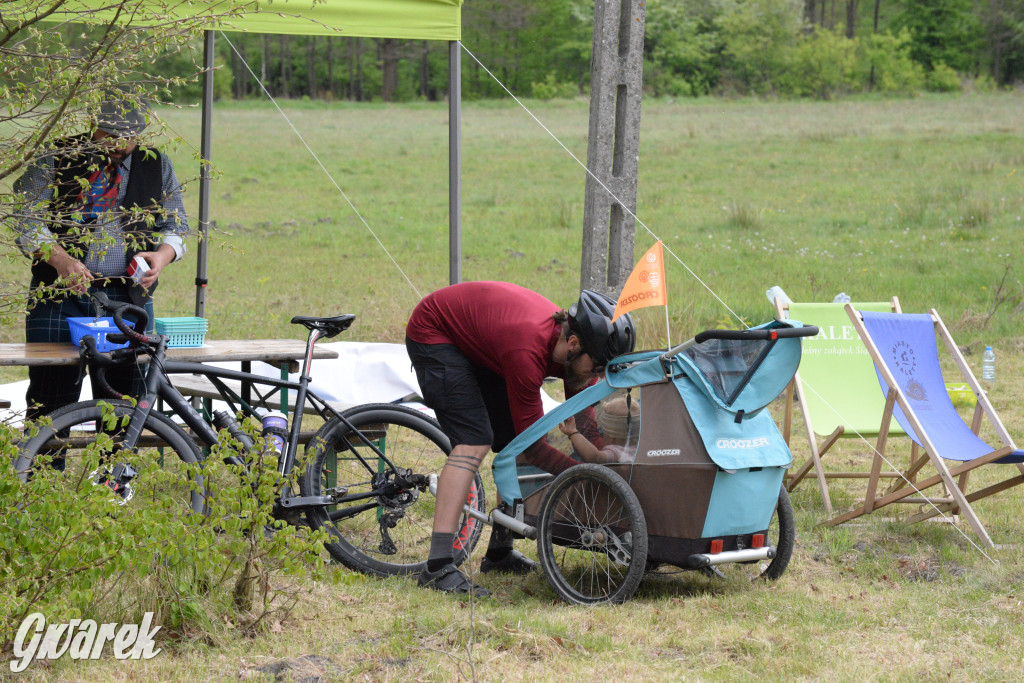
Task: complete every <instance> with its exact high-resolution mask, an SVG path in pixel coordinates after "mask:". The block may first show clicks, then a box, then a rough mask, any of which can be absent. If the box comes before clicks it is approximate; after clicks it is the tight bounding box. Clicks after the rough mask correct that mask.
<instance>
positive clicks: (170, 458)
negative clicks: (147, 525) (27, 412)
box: [15, 400, 206, 514]
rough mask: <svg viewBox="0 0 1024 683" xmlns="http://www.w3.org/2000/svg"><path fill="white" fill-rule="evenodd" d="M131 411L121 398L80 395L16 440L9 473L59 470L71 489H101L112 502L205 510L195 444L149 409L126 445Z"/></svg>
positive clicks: (59, 479) (37, 473) (38, 473)
mask: <svg viewBox="0 0 1024 683" xmlns="http://www.w3.org/2000/svg"><path fill="white" fill-rule="evenodd" d="M134 411H135V408H134V407H133V406H132V405H131V404H130V403H128V402H127V401H120V400H93V401H83V402H81V403H74V404H72V405H69V406H65V407H64V408H60V409H59V410H55V411H54V412H52V413H50V414H49V415H48V416H46V418H45V419H44V420H41V422H42V423H43V424H40V425H39V431H38V433H37V434H35V435H34V436H30V437H29V438H27V439H26V440H25V441H23V442H22V443H21V445H20V447H19V452H18V458H17V461H16V462H15V468H16V471H17V472H18V473H19V476H20V477H21V478H22V480H23V481H24V480H27V479H28V478H29V477H31V476H42V475H46V476H50V475H51V474H55V472H58V471H63V476H54V479H55V481H57V482H59V485H62V486H65V487H67V488H68V491H69V493H72V494H73V493H75V492H76V491H79V492H80V491H81V490H83V489H82V487H103V488H104V489H106V493H107V495H108V496H109V497H110V499H111V502H112V503H116V504H121V505H125V504H127V505H132V506H141V505H160V506H163V507H165V508H169V509H172V510H191V511H192V512H195V513H198V514H205V513H206V497H205V495H204V494H205V488H204V482H203V478H202V476H201V475H200V473H199V463H200V462H201V460H202V455H201V454H200V452H199V448H198V446H196V444H195V442H194V441H192V439H190V438H189V436H188V434H186V433H185V432H184V431H183V430H182V429H181V428H180V427H179V426H178V425H176V424H174V422H172V421H171V420H170V419H169V418H167V417H166V416H164V415H161V414H159V413H150V415H149V416H148V417H147V418H146V421H145V424H144V426H143V429H142V433H141V434H140V435H139V437H138V439H137V441H136V444H137V445H136V446H135V447H134V448H132V449H127V448H125V446H124V442H125V437H126V435H127V432H128V424H129V421H130V420H131V417H132V415H133V413H134ZM44 456H45V458H44ZM44 459H45V460H47V461H48V463H49V467H46V465H44V464H43V463H42V462H41V461H42V460H44Z"/></svg>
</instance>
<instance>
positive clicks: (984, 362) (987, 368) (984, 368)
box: [981, 346, 996, 382]
mask: <svg viewBox="0 0 1024 683" xmlns="http://www.w3.org/2000/svg"><path fill="white" fill-rule="evenodd" d="M981 378H982V379H983V380H986V381H988V382H994V381H995V379H996V352H995V351H993V350H992V347H991V346H986V347H985V355H983V356H982V357H981Z"/></svg>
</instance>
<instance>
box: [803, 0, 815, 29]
mask: <svg viewBox="0 0 1024 683" xmlns="http://www.w3.org/2000/svg"><path fill="white" fill-rule="evenodd" d="M815 7H816V3H815V2H814V0H804V19H805V20H806V21H807V23H808V24H810V25H811V26H812V27H813V26H814V21H815V19H817V17H816V16H815V14H814V9H815Z"/></svg>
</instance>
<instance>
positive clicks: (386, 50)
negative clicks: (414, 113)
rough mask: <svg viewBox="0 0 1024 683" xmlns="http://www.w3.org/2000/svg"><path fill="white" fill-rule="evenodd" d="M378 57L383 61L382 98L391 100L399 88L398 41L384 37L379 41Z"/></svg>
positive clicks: (387, 100) (386, 100)
mask: <svg viewBox="0 0 1024 683" xmlns="http://www.w3.org/2000/svg"><path fill="white" fill-rule="evenodd" d="M378 50H379V52H378V57H379V59H380V63H381V76H382V81H383V82H382V84H381V99H383V100H384V101H385V102H391V101H392V100H393V99H394V97H395V90H397V89H398V41H397V40H395V39H394V38H384V39H382V40H381V41H380V42H379V43H378Z"/></svg>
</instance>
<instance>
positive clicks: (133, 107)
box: [96, 93, 149, 138]
mask: <svg viewBox="0 0 1024 683" xmlns="http://www.w3.org/2000/svg"><path fill="white" fill-rule="evenodd" d="M147 114H149V105H148V104H146V102H144V101H142V100H133V99H129V98H127V97H125V96H124V95H123V94H120V93H111V94H110V95H109V96H108V97H107V99H106V100H105V101H104V102H103V104H101V105H100V111H99V113H98V114H97V115H96V128H97V129H99V130H102V131H103V132H104V133H110V134H111V135H116V136H117V137H121V138H134V137H138V136H139V135H140V134H141V133H142V131H144V130H146V115H147Z"/></svg>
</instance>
